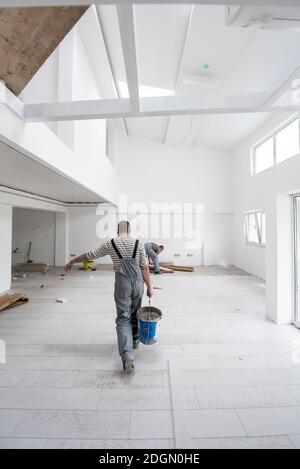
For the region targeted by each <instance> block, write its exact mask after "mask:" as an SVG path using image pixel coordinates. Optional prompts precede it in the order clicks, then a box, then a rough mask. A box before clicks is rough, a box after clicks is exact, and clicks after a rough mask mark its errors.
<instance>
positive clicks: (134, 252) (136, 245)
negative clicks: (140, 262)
mask: <svg viewBox="0 0 300 469" xmlns="http://www.w3.org/2000/svg"><path fill="white" fill-rule="evenodd" d="M138 247H139V240H138V239H137V240H136V242H135V246H134V251H133V255H132V259H135V258H136V254H137V250H138Z"/></svg>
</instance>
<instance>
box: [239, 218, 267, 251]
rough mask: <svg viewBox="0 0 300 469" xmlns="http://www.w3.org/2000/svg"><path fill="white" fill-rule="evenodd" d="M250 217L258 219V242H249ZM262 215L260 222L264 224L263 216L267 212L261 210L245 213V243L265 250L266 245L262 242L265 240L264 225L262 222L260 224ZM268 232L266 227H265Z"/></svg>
mask: <svg viewBox="0 0 300 469" xmlns="http://www.w3.org/2000/svg"><path fill="white" fill-rule="evenodd" d="M250 215H255V218H256V224H257V227H258V228H257V234H258V242H257V243H256V242H254V241H250V240H249V218H250ZM259 215H260V220H261V222H262V219H263V215H266V212H265V210H263V209H259V210H250V211H248V212H244V241H245V244H246V245H247V246H255V247H260V248H265V247H266V243H263V242H262V238H263V230H262V225H261V222H259V218H258V216H259ZM265 231H266V227H265Z"/></svg>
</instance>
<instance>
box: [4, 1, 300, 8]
mask: <svg viewBox="0 0 300 469" xmlns="http://www.w3.org/2000/svg"><path fill="white" fill-rule="evenodd" d="M149 3H150V4H159V3H162V4H173V5H175V4H193V3H194V4H195V5H228V4H230V5H254V6H294V7H297V6H299V0H230V1H228V0H194V1H192V0H0V7H27V6H31V7H32V6H67V5H93V4H98V5H116V4H119V5H121V4H122V5H124V4H127V5H132V4H136V5H142V4H149Z"/></svg>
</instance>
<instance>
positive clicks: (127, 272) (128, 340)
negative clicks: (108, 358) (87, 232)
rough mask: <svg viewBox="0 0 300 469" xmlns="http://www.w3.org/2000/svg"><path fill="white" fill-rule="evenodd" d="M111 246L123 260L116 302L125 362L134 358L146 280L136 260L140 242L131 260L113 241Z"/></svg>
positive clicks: (117, 320) (137, 242)
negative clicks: (125, 256)
mask: <svg viewBox="0 0 300 469" xmlns="http://www.w3.org/2000/svg"><path fill="white" fill-rule="evenodd" d="M111 244H112V247H113V248H114V250H115V252H116V254H117V255H118V257H119V259H120V260H121V268H120V272H116V276H115V302H116V307H117V319H116V325H117V336H118V346H119V353H120V356H121V358H122V360H123V362H124V361H125V360H126V359H130V360H133V358H134V354H133V341H134V340H137V339H138V320H137V312H138V310H139V308H140V307H141V304H142V298H143V294H144V279H143V276H142V272H141V268H140V266H139V264H138V262H137V260H136V255H137V250H138V245H139V241H138V240H137V241H136V244H135V248H134V251H133V255H132V257H131V258H130V257H128V258H124V257H123V256H122V255H121V253H120V251H119V250H118V248H117V246H116V244H115V242H114V240H113V239H112V240H111Z"/></svg>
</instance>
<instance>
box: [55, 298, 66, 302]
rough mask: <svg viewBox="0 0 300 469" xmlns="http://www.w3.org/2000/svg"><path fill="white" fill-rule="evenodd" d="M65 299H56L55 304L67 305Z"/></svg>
mask: <svg viewBox="0 0 300 469" xmlns="http://www.w3.org/2000/svg"><path fill="white" fill-rule="evenodd" d="M67 301H68V300H66V298H57V300H56V303H67Z"/></svg>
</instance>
